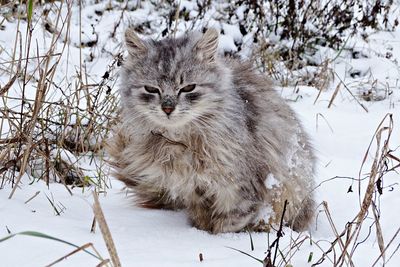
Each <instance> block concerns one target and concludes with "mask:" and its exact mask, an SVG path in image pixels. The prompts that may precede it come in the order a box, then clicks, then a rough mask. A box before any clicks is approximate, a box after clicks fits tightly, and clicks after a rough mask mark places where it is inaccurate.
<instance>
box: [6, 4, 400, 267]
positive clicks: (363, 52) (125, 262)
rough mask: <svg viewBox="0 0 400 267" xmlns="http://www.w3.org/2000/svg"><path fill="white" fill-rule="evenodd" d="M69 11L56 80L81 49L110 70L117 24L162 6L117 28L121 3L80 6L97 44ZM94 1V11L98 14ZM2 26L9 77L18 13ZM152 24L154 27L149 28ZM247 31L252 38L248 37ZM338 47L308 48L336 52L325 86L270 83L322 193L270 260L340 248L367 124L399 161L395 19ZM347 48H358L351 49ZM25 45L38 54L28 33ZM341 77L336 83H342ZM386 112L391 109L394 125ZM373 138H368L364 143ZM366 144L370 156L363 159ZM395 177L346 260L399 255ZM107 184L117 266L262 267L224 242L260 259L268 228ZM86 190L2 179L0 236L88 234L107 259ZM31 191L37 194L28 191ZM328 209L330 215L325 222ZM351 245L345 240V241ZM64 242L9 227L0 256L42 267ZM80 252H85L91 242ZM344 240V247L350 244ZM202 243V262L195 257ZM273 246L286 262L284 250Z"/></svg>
mask: <svg viewBox="0 0 400 267" xmlns="http://www.w3.org/2000/svg"><path fill="white" fill-rule="evenodd" d="M112 3H113V5H117V4H118V3H116V2H115V3H114V2H112ZM181 5H182V6H187V8H188V9H189V10H190V8H193V9H194V8H195V7H194V2H191V1H182V3H181ZM72 10H73V13H72V19H71V33H70V38H71V39H70V43H69V44H68V49H67V50H68V53H67V52H64V54H63V56H62V58H61V61H60V64H59V66H58V69H57V72H56V75H55V79H54V81H55V82H56V83H57V85H59V86H63V85H66V84H68V83H70V82H71V81H73V77H75V76H76V73H77V69H78V68H79V63H80V57H79V55H80V53H81V52H82V58H83V59H84V61H85V65H86V71H87V72H88V73H89V74H90V77H89V80H90V81H93V82H95V81H98V80H99V79H100V78H101V76H102V75H103V74H104V73H105V72H106V71H108V65H109V64H110V63H111V61H112V59H113V56H115V55H117V54H118V52H120V51H122V49H123V47H122V46H121V40H122V33H123V30H124V28H125V27H126V25H128V23H131V22H132V21H134V22H137V21H146V20H148V19H149V18H150V20H151V18H154V19H153V20H151V21H153V23H154V24H155V25H156V24H157V16H159V15H160V14H155V13H149V10H151V7H150V5H148V4H147V3H146V1H143V8H142V9H139V10H137V11H129V12H128V11H126V13H125V14H124V16H123V19H122V22H121V24H120V25H119V26H118V27H115V25H116V23H117V22H118V20H119V18H120V17H121V12H122V11H121V10H108V11H107V10H106V9H105V4H104V3H102V4H97V5H95V4H93V5H89V6H86V7H84V9H83V10H82V18H83V20H84V21H83V23H82V31H83V32H84V34H83V35H82V36H83V39H82V40H83V41H84V42H90V41H91V40H92V41H93V40H97V41H96V42H97V44H96V45H94V46H91V47H90V46H87V47H83V48H82V49H79V38H78V37H79V34H78V32H79V15H78V14H79V11H78V7H77V6H73V9H72ZM99 10H101V11H102V12H103V13H101V15H99V14H100V13H99ZM146 12H147V13H146ZM160 12H161V11H160ZM193 12H194V11H193ZM37 16H39V14H37ZM50 20H51V16H50ZM213 23H214V24H213ZM210 24H211V26H214V27H216V28H220V27H222V28H224V30H225V31H224V32H225V34H224V35H223V36H221V42H220V47H221V49H225V50H226V49H228V48H231V49H234V45H235V44H234V40H235V38H237V36H238V35H240V36H239V37H242V36H241V33H240V31H239V30H238V26H230V27H228V26H227V24H220V23H217V22H212V21H211V22H210ZM3 25H4V28H3V29H1V30H0V86H2V87H3V86H4V85H5V84H6V83H7V81H8V79H9V74H8V73H7V72H6V71H5V69H3V68H2V65H1V63H2V62H6V61H8V60H9V59H10V56H11V54H12V53H11V52H12V51H13V47H14V38H15V32H16V29H17V27H18V26H17V22H16V21H12V20H10V21H6V22H4V23H3ZM179 25H180V26H179V27H178V32H183V31H184V30H185V29H186V28H185V24H184V23H182V24H179ZM19 27H20V29H23V30H22V32H24V31H25V28H26V22H24V21H21V25H19ZM41 27H42V25H40V24H37V30H35V31H34V34H33V37H32V40H33V43H35V42H37V43H38V51H39V54H41V53H44V52H45V51H47V50H46V49H47V46H48V45H49V43H50V42H51V35H50V34H49V33H48V32H44V31H42V30H41ZM114 29H116V31H115V32H116V33H115V38H111V37H110V33H112V32H113V31H114ZM161 30H162V29H161V28H160V29H159V31H161ZM152 35H153V36H154V37H158V36H159V35H157V33H154V34H152ZM246 38H247V39H250V37H248V36H247V37H245V39H246ZM57 45H58V47H57V50H56V51H59V50H61V48H62V45H63V43H62V42H61V41H60V42H59V43H58V44H57ZM346 47H347V48H351V49H352V50H351V51H352V52H349V51H350V49H349V51H348V50H346V49H343V51H340V52H339V51H334V50H331V49H326V50H323V49H321V51H319V54H317V55H315V57H316V58H317V57H318V56H320V57H328V58H335V60H334V61H332V62H330V63H329V71H332V75H331V76H332V77H334V78H333V79H332V82H331V83H330V85H329V88H328V89H326V90H323V91H322V92H321V93H320V91H319V90H317V89H316V88H314V87H309V86H304V85H298V86H291V87H290V86H289V87H281V86H279V85H277V86H276V87H277V90H278V91H279V92H281V94H282V97H284V98H285V99H287V101H288V103H289V104H290V105H291V106H292V107H293V108H294V109H295V110H296V112H297V113H298V114H299V117H300V118H301V120H302V122H303V124H304V126H305V128H306V129H307V130H308V132H309V134H310V135H311V137H312V139H313V144H314V147H315V149H316V151H317V156H318V158H319V162H318V171H317V174H316V184H317V185H319V186H318V187H317V188H316V199H317V202H318V203H321V205H320V206H319V207H318V212H317V213H318V216H317V218H316V221H315V224H314V225H313V228H312V229H311V231H310V233H307V232H305V233H301V234H299V233H296V232H292V231H291V230H290V229H289V228H284V236H283V237H282V238H281V239H280V241H279V242H280V244H279V248H280V250H281V253H282V254H280V253H279V252H278V257H277V259H278V260H277V261H276V265H277V266H290V264H291V265H292V266H294V267H303V266H311V265H312V264H315V263H317V262H318V261H319V259H320V258H321V257H322V255H323V253H324V252H327V255H326V257H325V260H324V261H323V262H322V263H321V264H320V265H319V266H332V265H333V262H335V261H337V258H338V257H339V256H340V254H341V252H342V249H341V245H340V244H339V243H341V242H342V244H344V243H346V235H345V236H344V237H342V241H341V242H338V243H336V244H335V246H334V250H333V251H329V248H330V247H331V245H332V243H333V242H334V241H335V239H336V235H337V233H339V234H340V233H342V232H343V231H344V230H345V228H346V224H347V223H348V222H351V221H353V220H354V218H355V217H356V216H357V214H358V213H359V211H360V202H362V201H363V199H364V195H365V190H366V188H367V185H368V182H369V177H370V175H369V173H370V172H371V166H372V164H373V161H374V158H375V153H376V140H377V139H376V138H374V135H375V132H376V130H377V128H378V126H379V125H380V123H381V122H382V120H384V121H383V126H387V127H388V128H385V129H384V130H382V131H381V132H380V133H381V134H382V139H381V143H380V149H381V148H382V147H383V146H384V141H385V140H386V139H387V138H386V137H387V134H388V133H389V132H390V130H391V129H393V132H392V133H391V138H390V141H389V143H388V147H389V148H390V149H391V150H393V151H389V153H390V154H391V155H392V156H393V157H392V158H388V160H387V161H386V163H387V168H388V169H390V168H392V167H396V166H397V165H398V164H400V162H397V161H396V158H397V159H398V158H400V149H397V150H396V148H398V147H399V146H400V67H399V61H400V29H397V30H396V31H393V32H384V31H382V32H372V31H371V32H370V33H369V36H368V38H367V40H365V39H363V38H361V37H360V36H355V37H352V38H349V40H348V41H347V42H346ZM245 52H246V51H245ZM355 52H357V53H358V54H359V55H360V56H354V53H355ZM32 53H33V54H36V53H37V52H36V43H35V45H34V49H33V50H32ZM316 60H318V59H316ZM34 66H35V65H34V63H32V64H31V65H29V67H31V68H33V67H34ZM341 81H342V82H341ZM338 84H341V85H340V87H338ZM34 89H35V88H34V86H32V85H31V84H30V85H28V86H27V92H26V93H27V95H28V96H29V97H32V98H34V97H35V90H34ZM115 89H116V87H115V88H113V90H115ZM20 90H21V85H20V84H16V85H15V86H13V87H12V88H11V90H10V91H9V96H20V95H21V91H20ZM335 90H338V92H337V95H336V96H335V97H334V99H333V101H332V104H331V105H330V107H329V108H328V105H329V104H330V101H331V100H332V98H333V96H334V95H335V94H334V93H335ZM319 93H320V94H319ZM360 95H361V96H362V97H360ZM367 100H372V101H367ZM10 101H11V102H9V103H13V102H12V100H10ZM1 105H3V104H0V107H1ZM387 114H392V115H391V116H389V115H387ZM390 119H392V120H393V128H392V127H391V125H390ZM5 127H6V126H5ZM380 129H382V127H381V128H380ZM378 139H379V138H378ZM371 140H372V146H371V148H370V150H369V151H368V147H369V145H370V142H371ZM367 152H368V153H367ZM366 153H367V157H366V158H364V157H365V155H366ZM0 154H1V151H0ZM363 163H364V164H363ZM81 165H82V166H90V163H89V162H88V161H85V162H82V163H81ZM362 166H363V167H362ZM1 167H2V163H0V168H1ZM361 167H362V170H361V171H360V168H361ZM88 168H89V167H88ZM104 168H105V171H107V170H106V167H104ZM398 170H399V168H397V171H398ZM365 177H366V179H362V180H359V178H365ZM399 178H400V174H399V173H398V172H396V168H395V169H394V170H393V171H391V172H387V173H385V175H384V176H383V177H381V181H382V183H381V184H379V185H377V186H376V187H374V188H375V189H374V190H375V191H376V190H377V188H382V192H381V193H382V194H379V193H378V192H377V193H376V194H374V195H373V199H374V203H376V205H377V208H376V211H377V213H378V214H377V216H379V223H380V225H378V226H377V225H376V223H374V222H375V221H376V219H375V217H374V213H373V211H372V208H369V209H368V214H367V217H366V219H365V220H364V222H363V225H362V229H361V232H360V235H359V236H358V238H357V240H358V241H357V242H355V243H356V244H357V243H359V244H358V245H357V246H356V250H355V251H354V254H353V255H352V256H351V262H349V258H350V257H347V256H345V257H344V263H343V266H356V267H363V266H388V267H397V266H400V253H399V252H397V249H398V248H399V246H400V236H399V235H397V234H398V231H399V229H400V228H399V227H400V219H399V215H400V187H399ZM109 185H110V187H109V188H107V189H106V192H105V193H104V192H103V193H100V194H99V200H100V203H101V205H102V209H103V212H104V215H105V218H106V221H107V224H108V226H109V228H110V231H111V234H112V237H113V239H114V243H115V246H116V250H117V252H118V256H119V257H120V260H121V264H122V266H261V265H262V264H261V263H259V262H257V261H255V260H254V259H252V258H250V257H248V256H246V255H243V254H241V253H240V252H238V251H235V250H233V249H231V248H234V249H238V250H241V251H243V252H246V253H249V254H251V255H253V256H254V257H256V258H258V259H261V260H263V259H264V258H265V256H266V251H267V249H268V246H269V244H271V243H272V241H273V240H275V238H276V232H275V231H272V232H271V233H269V234H267V233H252V235H251V236H252V239H253V243H254V250H253V251H252V250H251V242H250V237H249V234H248V233H229V234H218V235H211V234H209V233H207V232H204V231H200V230H197V229H196V228H193V227H192V226H190V224H189V222H188V220H187V217H186V215H185V212H184V211H180V212H174V211H164V210H149V209H143V208H139V207H135V206H134V205H133V204H132V202H131V200H130V198H129V197H128V196H127V195H126V193H125V191H124V190H123V185H122V184H121V183H120V182H118V181H116V180H115V179H113V178H112V177H110V179H109ZM94 189H95V187H94V186H92V187H88V186H86V187H85V188H84V189H82V188H78V187H75V188H72V189H71V191H72V193H73V195H72V196H71V195H70V194H69V193H68V191H67V190H66V189H65V187H64V185H62V184H59V183H51V184H50V186H49V187H47V186H46V184H45V182H44V181H37V180H33V179H32V177H29V176H28V175H23V176H22V179H21V182H20V184H19V188H18V189H17V190H16V192H15V194H14V196H13V197H12V198H11V199H8V198H9V195H10V193H11V190H12V188H11V183H9V182H4V181H3V182H2V183H1V189H0V239H1V238H3V237H6V236H8V235H9V234H10V233H11V234H14V233H19V232H23V231H37V232H40V233H44V234H46V235H49V236H52V237H56V238H59V239H62V240H65V241H68V242H71V243H73V244H76V245H78V246H82V245H84V244H86V243H89V242H90V243H92V244H93V246H94V247H95V248H96V250H98V252H99V254H100V255H101V256H102V257H103V258H109V254H108V251H107V248H106V245H105V242H104V240H103V236H102V234H101V232H100V230H99V229H96V231H95V232H94V233H91V231H90V230H91V225H92V221H93V216H94V215H93V211H92V206H91V205H92V203H93V197H92V190H94ZM37 192H39V193H38V194H37V196H35V197H34V198H33V199H31V200H30V198H31V197H32V196H34V195H35V194H36V193H37ZM378 196H379V197H378ZM28 200H29V201H28ZM323 202H325V203H326V204H325V206H324V205H323V204H322V203H323ZM52 203H53V204H52ZM326 207H328V209H326ZM327 214H330V215H327ZM329 218H332V222H331V223H333V224H331V223H330V222H329ZM351 227H352V228H353V229H354V228H355V227H356V225H355V224H352V226H351ZM376 229H378V231H377V230H376ZM379 229H381V235H379V233H380V230H379ZM335 231H336V233H335ZM377 232H378V234H377ZM382 244H383V247H381V249H385V247H386V246H388V245H389V246H388V248H387V250H386V251H385V257H384V260H385V261H387V263H386V264H383V260H382V258H380V259H379V260H378V258H379V257H380V254H381V249H380V245H382ZM228 247H231V248H228ZM350 247H353V243H352V244H351V245H350ZM289 248H291V249H289ZM73 250H74V248H73V247H71V246H68V245H66V244H64V243H60V242H56V241H54V240H49V239H43V238H38V237H32V236H24V235H17V236H15V237H13V238H10V239H8V240H6V241H3V242H0V266H45V265H47V264H50V263H51V262H53V261H55V260H56V259H58V258H60V257H62V256H64V255H66V254H68V253H69V252H71V251H73ZM88 251H91V252H93V250H92V249H91V248H88ZM348 251H349V253H351V249H349V250H348ZM328 252H329V253H328ZM200 253H201V254H202V256H203V261H200V259H199V254H200ZM273 253H274V250H273ZM282 255H284V258H285V259H286V261H288V262H284V261H282ZM376 260H378V262H375V261H376ZM99 262H100V261H99V260H98V259H96V258H95V257H93V256H91V255H89V254H87V253H84V252H83V251H80V252H78V253H75V254H73V255H71V256H70V257H68V258H67V259H65V260H63V261H61V262H60V263H58V264H57V265H56V266H96V265H97V264H98V263H99Z"/></svg>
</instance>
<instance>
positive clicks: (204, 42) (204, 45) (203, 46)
mask: <svg viewBox="0 0 400 267" xmlns="http://www.w3.org/2000/svg"><path fill="white" fill-rule="evenodd" d="M194 48H195V52H196V53H197V55H198V56H199V57H200V58H201V59H202V60H205V61H207V62H210V63H212V62H214V61H215V57H216V54H217V48H218V31H217V30H215V29H213V28H210V29H208V30H207V31H206V32H205V33H204V34H203V36H202V37H201V38H200V40H199V41H198V42H197V43H196V45H195V47H194Z"/></svg>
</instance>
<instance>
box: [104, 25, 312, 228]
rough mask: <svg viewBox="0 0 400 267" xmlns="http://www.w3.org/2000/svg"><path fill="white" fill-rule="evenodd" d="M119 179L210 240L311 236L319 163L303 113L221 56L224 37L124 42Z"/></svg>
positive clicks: (114, 146)
mask: <svg viewBox="0 0 400 267" xmlns="http://www.w3.org/2000/svg"><path fill="white" fill-rule="evenodd" d="M125 41H126V46H127V49H128V52H129V56H128V58H127V59H126V61H125V62H124V64H123V68H122V72H121V84H120V94H121V102H122V113H121V123H120V125H119V127H117V129H115V131H114V135H113V137H112V139H111V140H110V141H109V142H108V152H109V154H110V156H111V162H112V165H113V168H114V173H115V176H116V177H117V178H118V179H120V180H121V181H123V182H124V183H125V184H126V185H127V186H128V187H130V188H132V189H133V191H134V193H135V194H134V196H135V198H136V201H137V203H139V204H140V205H142V206H144V207H149V208H167V209H186V210H187V213H188V216H189V218H190V220H191V222H192V224H193V225H194V226H196V227H198V228H199V229H203V230H207V231H209V232H211V233H220V232H231V231H240V230H242V229H243V228H245V227H249V228H250V229H254V230H257V229H259V227H260V226H262V223H263V222H265V224H266V225H268V224H276V223H278V222H279V220H280V218H281V215H282V213H283V206H284V201H285V200H288V202H289V204H288V207H287V210H286V212H285V216H284V220H285V222H286V223H287V225H289V226H290V227H292V229H294V230H296V231H301V230H305V229H307V228H308V227H309V225H310V223H311V221H312V218H313V216H314V210H315V203H314V200H313V197H312V193H311V191H312V188H313V173H314V163H315V158H314V155H313V151H312V148H311V146H310V144H309V141H308V137H307V135H306V133H305V132H304V130H303V128H302V126H301V124H300V122H299V120H298V119H297V118H296V115H295V113H294V112H293V111H292V109H291V108H290V107H289V106H288V105H287V104H286V103H285V101H284V100H283V99H282V98H281V97H280V96H279V95H278V94H277V93H276V92H275V91H274V89H273V87H272V86H271V84H270V83H269V82H268V81H267V80H266V79H265V78H264V77H262V76H261V75H260V74H258V73H257V72H256V71H255V70H254V69H253V68H252V66H251V64H249V63H248V62H242V61H239V60H236V59H232V58H224V57H220V56H218V54H217V46H218V32H217V31H215V30H213V29H209V30H208V31H206V32H205V33H204V34H201V33H189V34H187V35H185V36H183V37H180V38H176V39H175V38H167V39H164V40H161V41H154V40H142V39H140V38H139V37H138V36H137V35H136V34H135V33H134V31H133V30H131V29H128V30H127V31H126V33H125Z"/></svg>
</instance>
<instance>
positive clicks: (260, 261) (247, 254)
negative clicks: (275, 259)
mask: <svg viewBox="0 0 400 267" xmlns="http://www.w3.org/2000/svg"><path fill="white" fill-rule="evenodd" d="M226 248H230V249H233V250H235V251H237V252H240V253H242V254H244V255H246V256H248V257H250V258H252V259H254V260H256V261H258V262H259V263H261V264H263V263H264V262H263V261H262V260H260V259H257V258H256V257H254V256H252V255H250V254H249V253H247V252H244V251H241V250H239V249H236V248H233V247H226Z"/></svg>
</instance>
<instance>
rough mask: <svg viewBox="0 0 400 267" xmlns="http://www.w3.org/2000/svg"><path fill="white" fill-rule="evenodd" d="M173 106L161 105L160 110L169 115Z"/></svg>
mask: <svg viewBox="0 0 400 267" xmlns="http://www.w3.org/2000/svg"><path fill="white" fill-rule="evenodd" d="M174 109H175V108H174V107H172V106H164V107H162V110H163V111H164V112H165V114H167V115H169V114H171V113H172V111H174Z"/></svg>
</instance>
